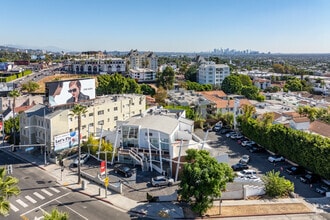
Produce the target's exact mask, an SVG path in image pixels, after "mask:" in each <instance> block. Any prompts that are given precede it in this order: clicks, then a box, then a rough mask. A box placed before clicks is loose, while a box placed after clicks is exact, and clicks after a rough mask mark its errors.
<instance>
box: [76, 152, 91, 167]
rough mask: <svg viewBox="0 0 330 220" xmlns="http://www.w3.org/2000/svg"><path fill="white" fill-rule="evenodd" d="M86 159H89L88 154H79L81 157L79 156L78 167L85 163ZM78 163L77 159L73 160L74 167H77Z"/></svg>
mask: <svg viewBox="0 0 330 220" xmlns="http://www.w3.org/2000/svg"><path fill="white" fill-rule="evenodd" d="M88 159H89V154H81V155H80V165H81V164H84V163H86V162H87V160H88ZM78 162H79V161H78V157H77V158H76V159H75V160H74V162H73V164H74V165H75V166H78Z"/></svg>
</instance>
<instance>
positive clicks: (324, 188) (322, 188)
mask: <svg viewBox="0 0 330 220" xmlns="http://www.w3.org/2000/svg"><path fill="white" fill-rule="evenodd" d="M315 191H316V192H317V193H320V194H322V195H325V194H326V193H327V192H330V186H328V185H323V184H322V185H320V186H318V187H316V189H315Z"/></svg>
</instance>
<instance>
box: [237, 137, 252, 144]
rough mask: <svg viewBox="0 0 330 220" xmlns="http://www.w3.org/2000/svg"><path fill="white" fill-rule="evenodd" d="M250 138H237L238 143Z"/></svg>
mask: <svg viewBox="0 0 330 220" xmlns="http://www.w3.org/2000/svg"><path fill="white" fill-rule="evenodd" d="M248 140H249V139H248V138H247V137H242V138H239V139H237V143H238V144H242V143H243V141H248Z"/></svg>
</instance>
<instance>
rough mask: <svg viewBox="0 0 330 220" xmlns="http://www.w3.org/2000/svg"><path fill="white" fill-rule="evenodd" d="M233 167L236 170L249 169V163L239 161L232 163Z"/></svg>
mask: <svg viewBox="0 0 330 220" xmlns="http://www.w3.org/2000/svg"><path fill="white" fill-rule="evenodd" d="M231 168H232V169H233V170H234V171H241V170H247V169H249V166H248V165H247V164H242V163H237V164H234V165H232V166H231Z"/></svg>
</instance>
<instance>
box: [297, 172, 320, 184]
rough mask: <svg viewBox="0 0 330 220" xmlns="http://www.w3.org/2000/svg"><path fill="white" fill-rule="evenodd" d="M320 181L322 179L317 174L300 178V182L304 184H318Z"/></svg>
mask: <svg viewBox="0 0 330 220" xmlns="http://www.w3.org/2000/svg"><path fill="white" fill-rule="evenodd" d="M319 180H320V177H319V176H318V175H316V174H312V173H307V174H306V175H304V176H301V177H300V181H301V182H303V183H308V184H311V183H317V182H318V181H319Z"/></svg>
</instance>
